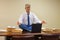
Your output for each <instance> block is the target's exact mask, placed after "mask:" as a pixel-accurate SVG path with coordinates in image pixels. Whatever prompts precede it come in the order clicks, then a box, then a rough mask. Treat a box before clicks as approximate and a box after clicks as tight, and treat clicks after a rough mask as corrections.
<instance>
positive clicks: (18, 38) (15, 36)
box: [0, 32, 60, 40]
mask: <svg viewBox="0 0 60 40" xmlns="http://www.w3.org/2000/svg"><path fill="white" fill-rule="evenodd" d="M0 36H12V39H11V40H34V37H39V38H40V40H60V39H59V36H60V34H49V33H44V32H42V33H19V32H16V33H10V34H9V33H7V32H0ZM24 37H25V38H24ZM27 37H31V38H30V39H28V38H27Z"/></svg>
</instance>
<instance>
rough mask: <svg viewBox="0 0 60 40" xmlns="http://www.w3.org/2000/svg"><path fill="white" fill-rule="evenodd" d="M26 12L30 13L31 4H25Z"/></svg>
mask: <svg viewBox="0 0 60 40" xmlns="http://www.w3.org/2000/svg"><path fill="white" fill-rule="evenodd" d="M25 10H26V12H27V13H29V12H30V4H25Z"/></svg>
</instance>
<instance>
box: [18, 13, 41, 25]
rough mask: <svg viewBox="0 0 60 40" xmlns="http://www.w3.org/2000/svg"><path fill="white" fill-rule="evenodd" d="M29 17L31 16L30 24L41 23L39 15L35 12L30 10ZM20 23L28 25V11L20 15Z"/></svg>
mask: <svg viewBox="0 0 60 40" xmlns="http://www.w3.org/2000/svg"><path fill="white" fill-rule="evenodd" d="M29 17H30V25H32V24H36V23H41V21H40V20H39V19H38V18H37V16H36V15H35V14H34V13H32V12H30V14H29ZM19 23H21V24H26V25H28V20H27V13H26V12H25V13H23V14H22V15H20V18H19Z"/></svg>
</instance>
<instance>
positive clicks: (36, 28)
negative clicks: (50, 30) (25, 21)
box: [31, 23, 42, 33]
mask: <svg viewBox="0 0 60 40" xmlns="http://www.w3.org/2000/svg"><path fill="white" fill-rule="evenodd" d="M41 29H42V24H40V23H37V24H32V31H31V33H41Z"/></svg>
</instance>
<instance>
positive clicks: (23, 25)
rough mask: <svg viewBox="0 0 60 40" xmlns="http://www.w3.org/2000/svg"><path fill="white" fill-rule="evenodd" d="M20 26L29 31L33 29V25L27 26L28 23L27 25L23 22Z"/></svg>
mask: <svg viewBox="0 0 60 40" xmlns="http://www.w3.org/2000/svg"><path fill="white" fill-rule="evenodd" d="M19 27H20V28H21V29H24V30H27V31H29V32H31V30H32V26H27V25H25V24H21V25H19Z"/></svg>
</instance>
